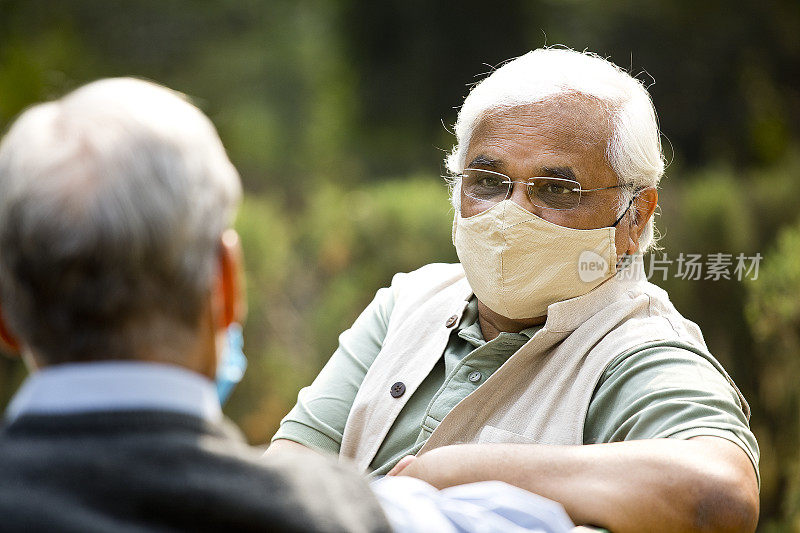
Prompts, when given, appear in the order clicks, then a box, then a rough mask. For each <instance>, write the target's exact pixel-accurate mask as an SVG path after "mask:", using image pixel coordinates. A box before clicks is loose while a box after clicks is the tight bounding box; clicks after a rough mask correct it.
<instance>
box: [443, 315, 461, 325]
mask: <svg viewBox="0 0 800 533" xmlns="http://www.w3.org/2000/svg"><path fill="white" fill-rule="evenodd" d="M456 322H458V315H453V316H451V317H450V318H448V319H447V322H445V323H444V325H445V326H447V327H448V328H452V327H453V326H455V325H456Z"/></svg>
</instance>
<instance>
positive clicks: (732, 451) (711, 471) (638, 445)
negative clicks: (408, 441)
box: [401, 437, 758, 533]
mask: <svg viewBox="0 0 800 533" xmlns="http://www.w3.org/2000/svg"><path fill="white" fill-rule="evenodd" d="M401 475H411V476H414V477H419V478H421V479H423V480H425V481H427V482H429V483H431V484H432V485H434V486H436V487H439V488H443V487H448V486H452V485H458V484H462V483H470V482H475V481H484V480H489V479H498V480H501V481H505V482H507V483H511V484H513V485H516V486H518V487H522V488H524V489H527V490H529V491H531V492H534V493H537V494H540V495H542V496H545V497H547V498H550V499H553V500H556V501H558V502H560V503H561V504H562V505H564V507H565V509H566V510H567V512H568V513H569V514H570V516H571V517H572V519H573V520H574V521H575V522H576V523H578V524H593V525H598V526H602V527H606V528H608V529H610V530H612V531H614V532H615V533H620V532H626V531H752V530H754V529H755V525H756V522H757V518H758V488H757V481H756V478H755V473H754V471H753V468H752V466H751V464H750V462H749V460H748V459H747V456H746V455H745V454H744V452H742V450H741V449H739V447H738V446H736V445H735V444H733V443H731V442H728V441H726V440H724V439H720V438H715V437H702V438H697V439H692V440H689V441H681V440H673V439H658V440H646V441H630V442H620V443H613V444H596V445H587V446H542V445H531V444H473V445H455V446H446V447H443V448H439V449H435V450H432V451H430V452H428V453H427V454H425V455H422V456H420V457H419V458H417V459H416V460H414V461H412V462H411V463H410V464H409V465H408V466H407V467H406V468H405V469H403V470H402V471H401Z"/></svg>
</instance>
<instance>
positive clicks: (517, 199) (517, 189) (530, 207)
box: [508, 182, 541, 216]
mask: <svg viewBox="0 0 800 533" xmlns="http://www.w3.org/2000/svg"><path fill="white" fill-rule="evenodd" d="M508 199H509V200H511V201H512V202H514V203H515V204H517V205H518V206H520V207H521V208H522V209H524V210H525V211H529V212H531V213H533V214H534V215H536V216H541V209H540V208H539V207H537V206H535V205H534V204H533V203H531V199H530V197H529V196H528V186H527V185H526V184H524V183H516V182H515V183H512V184H511V194H509V196H508Z"/></svg>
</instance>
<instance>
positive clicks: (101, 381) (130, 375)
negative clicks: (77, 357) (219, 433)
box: [5, 361, 222, 422]
mask: <svg viewBox="0 0 800 533" xmlns="http://www.w3.org/2000/svg"><path fill="white" fill-rule="evenodd" d="M123 410H125V411H130V410H156V411H174V412H179V413H184V414H189V415H194V416H197V417H200V418H203V419H205V420H208V421H212V422H213V421H218V420H220V419H221V418H222V410H221V409H220V405H219V399H218V397H217V392H216V389H215V388H214V384H213V383H212V382H211V380H209V379H208V378H206V377H205V376H202V375H200V374H198V373H196V372H192V371H191V370H188V369H186V368H182V367H179V366H175V365H170V364H162V363H148V362H142V361H98V362H90V363H67V364H61V365H54V366H50V367H46V368H43V369H41V370H39V371H37V372H34V373H33V374H31V375H30V376H29V377H28V378H27V379H26V380H25V382H24V383H23V384H22V387H20V389H19V390H18V391H17V393H16V394H15V395H14V397H13V398H12V400H11V403H10V404H9V406H8V408H7V410H6V413H5V416H6V420H7V421H12V420H14V419H15V418H17V417H19V416H22V415H27V414H74V413H86V412H98V411H123Z"/></svg>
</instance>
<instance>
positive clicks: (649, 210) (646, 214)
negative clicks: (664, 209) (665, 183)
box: [628, 187, 658, 253]
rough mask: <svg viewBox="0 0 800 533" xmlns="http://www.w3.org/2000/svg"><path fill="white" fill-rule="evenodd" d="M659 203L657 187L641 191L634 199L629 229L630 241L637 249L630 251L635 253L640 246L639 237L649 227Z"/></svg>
mask: <svg viewBox="0 0 800 533" xmlns="http://www.w3.org/2000/svg"><path fill="white" fill-rule="evenodd" d="M657 205H658V190H656V188H655V187H648V188H647V189H643V190H641V191H639V193H638V194H637V195H636V198H635V199H634V200H633V209H632V210H633V216H632V217H631V225H630V229H629V230H628V233H629V238H630V242H631V244H632V246H633V247H635V248H636V249H634V250H628V252H629V253H635V252H636V251H637V250H638V246H639V244H638V243H639V237H640V236H641V234H642V232H644V229H645V228H646V227H647V222H648V221H649V220H650V219H651V218H652V216H653V213H655V211H656V206H657Z"/></svg>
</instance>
